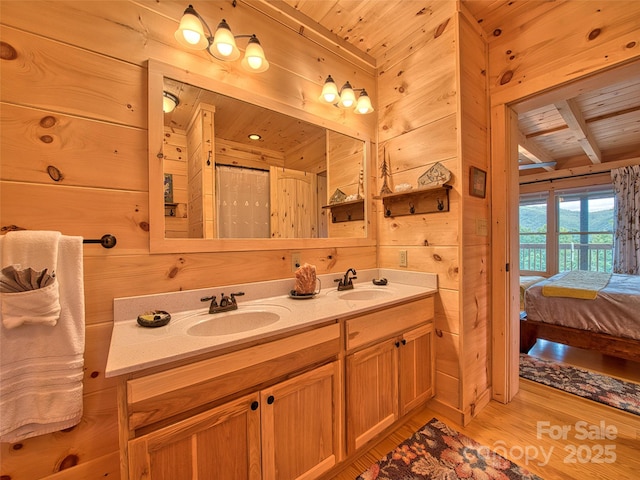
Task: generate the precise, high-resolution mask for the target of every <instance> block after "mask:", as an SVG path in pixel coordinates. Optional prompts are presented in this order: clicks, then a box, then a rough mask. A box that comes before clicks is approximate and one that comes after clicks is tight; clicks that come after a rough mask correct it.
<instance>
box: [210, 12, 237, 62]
mask: <svg viewBox="0 0 640 480" xmlns="http://www.w3.org/2000/svg"><path fill="white" fill-rule="evenodd" d="M209 53H210V54H211V55H213V56H214V57H216V58H217V59H218V60H228V61H232V60H237V59H238V58H240V50H238V47H237V45H236V39H235V38H234V37H233V33H231V29H230V28H229V25H228V24H227V22H226V20H224V19H223V20H222V21H221V22H220V24H219V25H218V29H217V30H216V33H215V34H214V35H213V42H212V43H211V45H209Z"/></svg>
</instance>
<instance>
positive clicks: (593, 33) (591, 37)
mask: <svg viewBox="0 0 640 480" xmlns="http://www.w3.org/2000/svg"><path fill="white" fill-rule="evenodd" d="M601 32H602V30H600V29H599V28H594V29H593V30H591V31H590V32H589V36H588V37H587V38H589V40H595V39H596V38H598V35H600V33H601Z"/></svg>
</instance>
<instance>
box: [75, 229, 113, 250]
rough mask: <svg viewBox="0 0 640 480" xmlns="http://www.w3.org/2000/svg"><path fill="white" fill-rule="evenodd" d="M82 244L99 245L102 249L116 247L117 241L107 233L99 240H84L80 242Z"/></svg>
mask: <svg viewBox="0 0 640 480" xmlns="http://www.w3.org/2000/svg"><path fill="white" fill-rule="evenodd" d="M82 243H99V244H100V245H102V246H103V247H104V248H113V247H115V246H116V243H117V240H116V237H114V236H113V235H110V234H108V233H107V234H106V235H103V236H102V238H100V239H85V240H82Z"/></svg>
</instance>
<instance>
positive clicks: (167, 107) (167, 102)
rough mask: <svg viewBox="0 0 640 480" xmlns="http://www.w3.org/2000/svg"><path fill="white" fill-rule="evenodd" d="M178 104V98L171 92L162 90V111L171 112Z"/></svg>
mask: <svg viewBox="0 0 640 480" xmlns="http://www.w3.org/2000/svg"><path fill="white" fill-rule="evenodd" d="M179 104H180V100H178V97H176V96H175V95H174V94H173V93H169V92H162V111H163V112H164V113H171V112H173V111H174V110H175V108H176V107H177V106H178V105H179Z"/></svg>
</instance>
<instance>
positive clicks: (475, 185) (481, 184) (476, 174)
mask: <svg viewBox="0 0 640 480" xmlns="http://www.w3.org/2000/svg"><path fill="white" fill-rule="evenodd" d="M469 194H470V195H473V196H474V197H480V198H484V197H485V196H486V194H487V172H485V171H484V170H480V169H479V168H477V167H471V171H470V174H469Z"/></svg>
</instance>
